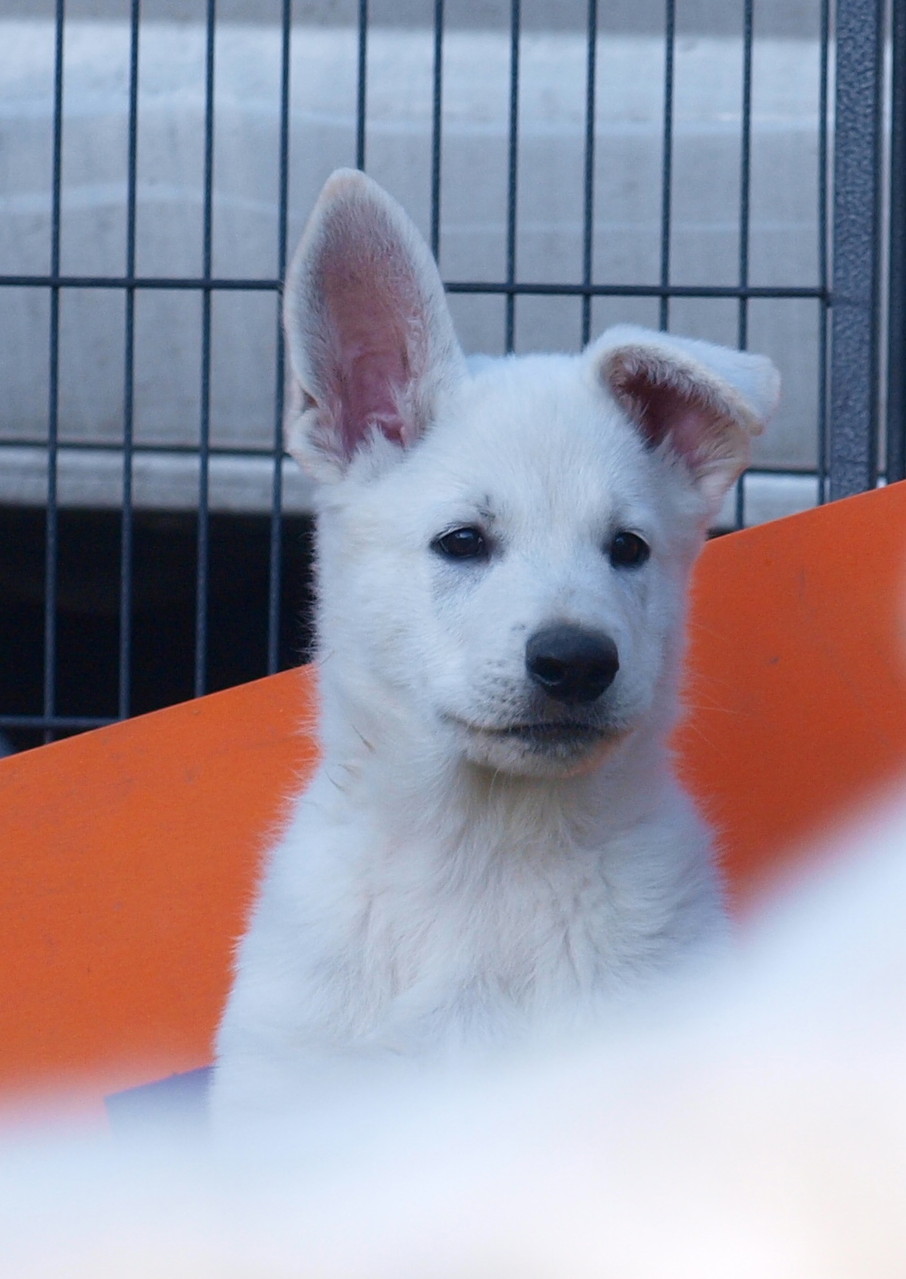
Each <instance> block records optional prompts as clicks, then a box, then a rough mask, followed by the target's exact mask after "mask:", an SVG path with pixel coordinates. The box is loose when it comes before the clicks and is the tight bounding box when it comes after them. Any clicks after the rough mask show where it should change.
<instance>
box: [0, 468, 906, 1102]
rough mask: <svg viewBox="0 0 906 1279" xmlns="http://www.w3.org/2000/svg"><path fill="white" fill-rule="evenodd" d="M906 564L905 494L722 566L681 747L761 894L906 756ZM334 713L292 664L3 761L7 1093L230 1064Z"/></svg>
mask: <svg viewBox="0 0 906 1279" xmlns="http://www.w3.org/2000/svg"><path fill="white" fill-rule="evenodd" d="M904 565H906V484H901V485H894V486H891V487H890V488H888V489H884V490H880V491H878V492H875V493H871V494H866V495H864V496H861V497H857V498H852V499H850V500H848V501H846V502H840V503H835V504H834V505H833V506H828V507H824V508H822V509H819V510H816V511H812V512H808V513H807V514H804V515H799V516H794V517H792V518H790V519H786V520H780V521H777V522H776V523H774V524H770V525H765V526H762V527H760V528H756V529H752V530H749V531H746V532H743V533H737V534H733V535H731V536H729V537H726V538H722V539H720V540H719V541H717V542H713V543H711V545H709V546H708V548H707V549H706V551H705V553H704V555H703V556H702V559H701V561H700V565H699V569H698V571H697V575H696V584H695V596H694V608H693V613H692V619H691V649H690V654H689V677H688V680H687V701H688V705H689V717H688V721H687V723H686V724H685V726H684V727H683V729H682V730H681V731H680V733H679V735H678V741H677V745H678V748H679V752H680V756H681V765H682V768H683V771H684V774H685V775H686V777H687V780H688V782H689V784H690V786H691V787H692V788H693V790H694V791H695V792H696V794H697V795H698V796H699V798H700V799H701V801H702V803H703V804H704V807H705V809H706V810H707V812H708V813H709V814H710V816H711V817H712V819H713V820H714V821H715V823H716V825H717V826H718V828H719V829H720V831H721V833H722V839H723V844H724V847H725V850H726V862H727V867H728V871H729V873H730V876H731V881H732V886H733V891H734V894H735V896H736V898H737V900H738V901H739V902H743V901H744V900H745V898H746V896H747V895H748V894H749V893H750V892H751V890H752V886H753V885H754V884H755V883H756V882H757V880H758V878H759V876H760V875H761V874H762V873H763V872H764V871H765V869H766V868H769V867H771V866H776V865H777V864H778V863H779V862H780V861H782V859H783V858H784V857H785V856H786V855H787V849H788V847H789V845H790V843H791V841H795V840H796V839H798V838H799V837H800V836H802V835H804V834H805V833H807V832H808V831H809V830H811V829H813V828H814V827H815V825H816V824H818V823H820V822H822V821H826V820H828V819H829V817H830V815H831V814H832V813H833V812H834V811H835V810H837V809H838V808H840V807H841V806H843V805H846V804H848V803H851V802H855V801H857V800H858V799H859V798H860V797H862V796H864V795H865V794H866V793H868V792H869V791H870V790H871V789H872V788H873V787H875V786H876V785H878V784H879V783H881V782H882V781H884V780H885V779H888V778H890V777H892V776H893V775H894V774H895V773H896V772H898V770H899V768H900V765H901V763H902V761H903V760H904V758H906V681H904V676H903V661H902V660H901V659H902V653H901V648H902V647H904V645H903V644H901V640H902V638H903V637H902V635H901V625H900V623H901V617H902V616H903V607H904V601H906V571H904ZM313 701H314V686H313V680H312V677H311V674H310V673H309V672H288V673H286V674H282V675H277V676H274V677H273V678H271V679H265V680H259V681H257V682H256V683H254V684H248V685H245V686H243V687H241V688H236V689H231V690H229V691H228V692H225V693H217V694H214V695H212V696H209V697H205V698H202V699H200V700H198V701H195V702H189V703H186V704H184V705H181V706H176V707H172V708H170V709H168V710H165V711H159V712H157V713H156V714H153V715H147V716H143V717H141V718H139V719H135V720H130V721H127V722H126V723H123V724H117V725H114V726H113V727H110V728H105V729H100V730H98V731H96V732H93V733H88V734H84V735H83V736H80V737H77V738H72V739H70V740H68V741H65V742H60V743H57V744H55V745H52V746H47V747H43V748H42V749H40V750H36V751H30V752H27V753H25V754H22V755H19V756H13V757H11V758H9V759H6V760H2V761H0V848H2V856H0V910H2V918H3V925H2V928H0V957H2V963H0V1093H4V1094H6V1096H7V1097H10V1096H14V1095H16V1094H18V1093H20V1092H22V1090H25V1089H26V1088H29V1089H34V1088H38V1089H40V1088H44V1087H49V1086H50V1085H51V1084H56V1083H58V1082H59V1081H61V1080H65V1081H69V1082H71V1083H75V1084H80V1085H81V1095H82V1097H83V1100H84V1099H85V1098H87V1102H86V1103H85V1104H87V1105H88V1106H89V1108H90V1107H91V1106H92V1105H93V1106H94V1107H95V1108H96V1109H98V1108H99V1107H100V1101H101V1098H102V1097H103V1096H105V1095H106V1094H109V1093H110V1092H112V1091H116V1090H117V1089H121V1088H126V1087H129V1086H131V1085H134V1084H139V1083H142V1082H145V1081H146V1080H151V1079H154V1078H159V1077H160V1076H162V1075H166V1074H169V1073H172V1072H177V1071H183V1070H190V1069H192V1068H194V1067H196V1066H199V1065H202V1064H204V1063H206V1062H207V1061H208V1060H209V1059H210V1054H211V1039H212V1034H213V1030H214V1027H215V1025H216V1021H217V1018H218V1015H219V1011H220V1008H221V1006H222V1003H223V999H224V997H225V995H226V991H227V986H228V981H229V958H230V951H231V946H232V940H233V938H235V937H236V935H237V934H238V933H239V931H240V929H241V925H242V919H243V916H244V913H245V910H246V908H247V905H248V902H249V900H250V894H251V889H252V885H253V883H254V879H255V873H256V868H257V866H258V864H259V859H260V855H261V852H262V850H263V849H264V847H265V846H266V845H267V843H268V840H269V837H270V832H271V830H272V829H273V827H274V825H275V823H276V822H277V821H278V820H279V818H280V814H281V811H282V810H283V807H284V804H285V801H286V798H287V797H288V796H289V795H291V794H292V793H293V792H294V791H295V790H296V789H298V787H299V785H300V782H301V779H302V778H303V777H304V776H305V774H306V772H307V771H308V770H309V769H310V768H311V766H312V763H313V761H314V759H315V757H316V746H315V744H314V742H313V740H312V737H311V734H310V733H308V732H306V731H304V730H303V729H302V728H301V727H300V726H301V725H304V724H306V722H308V723H310V722H311V718H312V709H313Z"/></svg>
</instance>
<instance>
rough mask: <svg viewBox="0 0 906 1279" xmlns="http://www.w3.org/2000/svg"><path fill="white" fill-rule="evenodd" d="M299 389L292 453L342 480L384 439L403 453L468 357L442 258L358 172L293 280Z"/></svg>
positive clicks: (289, 323) (336, 177)
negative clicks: (359, 455) (357, 458)
mask: <svg viewBox="0 0 906 1279" xmlns="http://www.w3.org/2000/svg"><path fill="white" fill-rule="evenodd" d="M283 317H284V325H285V330H286V340H287V346H288V349H289V358H290V366H291V374H292V380H293V386H292V388H291V393H292V400H291V405H290V408H289V411H288V413H287V418H286V447H287V450H288V451H289V452H290V453H292V454H293V456H294V457H295V458H296V459H297V460H298V461H299V462H300V463H301V464H302V465H303V466H304V467H305V468H306V469H307V470H309V471H310V472H311V473H312V474H314V475H316V476H317V477H319V478H321V479H336V478H339V477H340V476H341V475H342V474H343V473H344V472H345V470H346V467H347V465H348V463H349V462H350V460H351V459H352V457H353V456H354V455H355V453H356V452H357V451H358V450H359V449H361V448H362V447H363V446H365V445H366V444H368V443H369V441H372V440H373V439H374V438H375V436H376V434H379V435H381V436H383V437H384V438H385V439H387V440H390V441H392V442H393V443H394V444H396V445H399V446H401V447H403V448H406V447H407V446H409V445H410V444H412V443H413V442H414V441H415V440H416V439H418V437H419V436H420V435H421V433H422V432H423V431H424V430H425V428H426V426H427V425H428V423H429V422H430V420H431V418H432V415H433V412H434V409H435V406H436V403H437V399H438V396H439V395H440V394H441V392H442V391H443V390H444V388H445V387H447V386H449V385H452V384H453V383H454V382H455V380H456V379H457V378H458V377H460V376H462V373H463V369H464V361H463V356H462V353H461V351H460V349H459V345H458V343H457V341H456V336H455V334H454V332H453V324H452V321H451V319H450V314H449V311H448V309H447V303H446V299H445V297H444V291H443V285H442V284H441V280H440V276H439V274H438V271H437V267H436V265H435V263H434V259H433V258H432V256H431V253H430V251H429V250H428V246H427V245H426V244H425V242H424V240H423V239H422V237H421V236H420V235H419V233H418V231H417V230H416V229H415V227H414V226H413V224H412V222H411V221H410V220H409V218H408V217H407V216H406V214H405V213H404V212H403V210H402V209H401V208H400V206H399V205H398V204H397V203H396V201H395V200H392V199H391V198H390V196H389V195H387V194H386V192H385V191H383V190H382V189H381V188H380V187H379V186H378V185H377V184H376V183H375V182H373V181H371V179H370V178H367V177H365V175H364V174H363V173H359V172H357V171H355V170H352V169H339V170H337V172H336V173H334V174H333V175H332V176H331V177H330V178H329V179H328V181H327V183H326V185H325V186H324V189H323V191H322V192H321V195H320V197H319V199H318V202H317V204H316V205H315V208H314V210H313V211H312V214H311V217H310V218H309V220H308V225H307V226H306V228H305V232H304V234H303V236H302V239H301V242H300V244H299V247H298V249H297V250H296V255H295V257H294V259H293V262H292V265H291V267H290V270H289V274H288V277H287V281H286V291H285V296H284V307H283Z"/></svg>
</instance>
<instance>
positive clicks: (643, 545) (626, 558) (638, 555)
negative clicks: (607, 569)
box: [608, 529, 651, 568]
mask: <svg viewBox="0 0 906 1279" xmlns="http://www.w3.org/2000/svg"><path fill="white" fill-rule="evenodd" d="M650 554H651V547H650V546H649V545H648V543H647V542H646V541H645V540H644V539H643V538H641V537H639V535H638V533H628V532H627V531H626V530H625V529H621V530H620V531H619V533H615V534H614V536H613V540H612V541H611V543H610V547H609V548H608V557H609V559H610V562H611V564H612V565H613V567H614V568H641V567H642V565H643V564H644V563H645V561H646V560H647V559H648V556H649V555H650Z"/></svg>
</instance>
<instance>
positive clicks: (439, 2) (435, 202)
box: [431, 0, 444, 262]
mask: <svg viewBox="0 0 906 1279" xmlns="http://www.w3.org/2000/svg"><path fill="white" fill-rule="evenodd" d="M443 59H444V0H434V61H433V66H432V81H431V252H432V253H433V254H434V257H435V259H436V260H438V262H439V260H440V166H441V139H442V136H443V65H444V63H443Z"/></svg>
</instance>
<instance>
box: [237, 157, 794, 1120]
mask: <svg viewBox="0 0 906 1279" xmlns="http://www.w3.org/2000/svg"><path fill="white" fill-rule="evenodd" d="M286 318H287V338H288V346H289V351H290V355H291V361H292V365H293V371H294V378H295V383H296V386H295V392H294V395H295V399H294V405H295V407H294V411H293V413H292V414H291V417H290V420H289V422H288V429H287V438H288V444H289V447H290V449H291V451H292V452H294V453H295V454H296V455H297V457H298V458H299V460H300V461H301V462H302V464H303V465H305V466H307V467H308V468H309V469H310V470H311V472H312V473H313V474H314V475H316V476H317V477H318V478H319V479H320V480H321V481H322V484H321V487H320V492H319V508H318V583H319V613H318V627H319V640H320V653H319V663H318V665H319V680H320V689H321V702H322V711H321V722H320V738H321V742H322V746H323V759H322V763H321V765H320V767H319V768H318V771H317V773H316V775H315V777H314V779H313V781H312V782H311V784H310V786H309V787H308V789H307V790H306V791H305V792H304V794H302V795H301V796H300V797H299V799H298V801H297V802H296V804H295V807H294V810H293V812H292V815H291V817H290V819H289V821H288V823H287V826H286V829H285V831H284V833H283V835H282V837H281V838H280V840H279V842H278V843H277V845H276V847H275V848H274V849H273V851H272V853H271V855H270V858H269V860H268V864H267V868H266V871H265V874H264V878H263V882H262V885H261V889H260V894H259V897H258V900H257V904H256V905H255V908H254V911H253V914H252V918H251V923H250V926H249V929H248V932H247V934H246V936H245V938H244V939H243V941H242V943H241V946H240V948H239V952H238V962H237V970H236V980H235V985H234V987H233V991H232V994H231V996H230V999H229V1003H228V1006H227V1009H226V1012H225V1015H224V1019H223V1023H222V1026H221V1030H220V1035H219V1044H218V1064H217V1072H216V1079H215V1085H214V1098H213V1101H214V1108H215V1112H216V1113H217V1115H218V1116H219V1118H220V1119H221V1120H222V1121H225V1122H226V1121H229V1120H230V1119H231V1118H236V1117H237V1116H240V1115H242V1114H249V1113H253V1112H254V1111H255V1110H256V1109H259V1108H262V1107H265V1108H266V1107H269V1106H271V1105H283V1106H287V1105H302V1106H304V1105H305V1104H306V1099H307V1098H311V1097H312V1096H313V1089H314V1088H315V1086H316V1084H323V1080H324V1078H325V1076H329V1077H330V1078H331V1079H332V1080H334V1081H340V1080H342V1079H343V1078H344V1077H346V1074H347V1071H351V1072H352V1074H353V1075H355V1074H356V1073H358V1072H359V1071H360V1070H361V1068H362V1066H363V1064H364V1065H366V1066H367V1068H368V1069H369V1070H372V1071H373V1070H375V1069H377V1068H378V1067H379V1066H380V1065H382V1064H386V1063H393V1062H398V1061H406V1062H420V1061H431V1060H437V1059H443V1058H445V1057H447V1056H450V1055H453V1056H457V1055H458V1054H459V1053H460V1052H461V1051H462V1050H469V1051H478V1052H480V1051H482V1050H483V1049H486V1048H490V1047H493V1046H495V1045H498V1044H504V1043H507V1042H510V1041H512V1040H518V1039H519V1038H521V1037H524V1036H526V1035H530V1034H532V1033H533V1032H534V1031H535V1030H536V1028H538V1027H540V1026H547V1025H550V1023H551V1021H552V1019H553V1020H554V1021H557V1022H559V1023H566V1024H567V1025H568V1024H572V1023H577V1022H582V1021H583V1020H587V1019H589V1018H590V1019H592V1020H599V1019H601V1018H602V1017H604V1016H605V1012H604V1009H605V1008H606V1007H607V1006H609V1005H611V1004H613V1003H614V1001H619V1000H620V999H622V998H623V996H624V995H625V994H626V993H627V992H630V991H632V990H633V989H634V988H636V987H638V986H639V985H641V984H644V983H646V982H647V981H648V980H649V979H650V978H651V977H652V976H654V975H655V974H658V973H662V972H665V971H669V970H671V969H674V968H675V967H676V966H677V965H679V964H680V963H681V961H685V960H686V959H687V958H688V957H690V956H692V955H694V954H696V953H697V952H699V951H701V950H702V948H703V947H706V946H708V945H709V944H711V943H712V942H713V941H714V940H715V939H716V938H718V937H719V936H720V935H721V934H722V932H723V927H724V924H723V912H722V905H721V894H720V889H719V886H718V883H717V880H716V878H715V874H714V870H713V865H712V853H711V843H710V838H709V834H708V832H707V830H706V828H705V826H704V825H703V823H702V821H701V819H700V818H699V817H698V815H697V814H696V813H695V811H694V810H693V807H692V805H691V803H690V802H689V800H688V799H687V797H686V796H685V795H684V794H683V792H682V791H681V789H680V788H679V786H678V784H677V782H676V780H675V778H674V776H673V772H672V768H671V761H670V756H669V751H668V747H667V738H668V734H669V731H670V729H671V727H672V725H673V723H674V720H675V717H676V714H677V679H678V664H679V660H680V656H681V650H682V633H683V619H684V611H685V595H686V585H687V580H688V575H689V571H690V568H691V565H692V562H693V560H694V558H695V555H696V554H697V552H698V549H699V547H700V545H701V542H702V539H703V536H704V532H705V529H706V527H707V524H708V521H709V519H711V518H712V517H713V515H714V513H715V511H716V509H717V508H718V506H719V504H720V500H721V498H722V497H723V495H724V492H725V491H726V488H727V487H728V485H729V484H731V483H732V482H733V480H734V479H735V478H736V476H737V475H738V474H739V472H740V470H741V469H742V467H743V466H744V465H745V462H746V458H747V443H748V438H749V435H750V434H752V433H753V432H754V431H756V430H759V429H760V428H761V425H762V423H763V420H764V419H765V417H766V416H767V415H768V413H769V412H770V411H771V408H772V407H773V402H774V400H775V398H776V375H775V373H774V371H773V369H772V367H771V365H770V364H769V363H768V361H766V360H763V359H760V358H758V357H754V356H749V355H745V354H741V353H738V352H731V351H726V350H724V349H722V348H718V347H713V346H710V345H708V344H705V343H697V342H690V341H682V340H679V339H673V338H671V337H668V336H667V335H664V334H654V333H648V332H647V331H645V330H641V329H635V328H621V329H618V330H612V331H611V332H610V333H608V334H605V335H604V337H603V338H601V339H600V340H599V341H598V342H597V343H593V344H592V345H591V346H590V347H589V348H588V350H587V351H586V352H584V353H583V354H581V355H578V356H565V355H537V356H529V357H522V358H509V359H504V360H493V361H482V362H480V363H478V364H476V365H475V366H472V367H471V368H469V369H467V365H466V362H465V361H464V360H463V358H462V355H461V353H460V351H459V347H458V345H457V343H456V340H455V336H454V335H453V330H452V325H451V322H450V318H449V314H448V312H447V308H446V303H445V300H444V297H443V290H442V286H441V284H440V280H439V277H438V275H437V271H436V268H435V267H434V265H433V262H432V260H431V258H430V254H429V253H428V250H427V248H426V247H425V246H424V244H423V242H422V241H421V239H420V237H419V236H418V235H417V233H416V232H415V230H414V228H413V227H412V225H411V223H410V222H409V221H408V219H407V218H406V216H405V214H404V213H403V212H402V210H401V209H399V207H398V206H397V205H396V204H395V203H394V202H393V201H392V200H390V198H389V197H388V196H387V195H386V194H385V193H384V192H382V191H381V190H380V189H379V188H378V187H376V186H375V184H374V183H372V182H370V181H369V180H368V179H366V178H364V177H363V176H362V175H361V174H356V173H350V172H346V173H339V174H336V175H334V177H333V178H332V179H331V180H330V182H329V183H328V184H327V187H326V188H325V191H324V193H323V194H322V196H321V199H320V200H319V202H318V205H317V207H316V209H315V211H314V213H313V214H312V218H311V220H310V222H309V226H308V228H307V229H306V232H305V235H304V236H303V240H302V243H301V245H300V248H299V252H298V254H297V256H296V259H295V261H294V263H293V267H292V270H291V272H290V278H289V281H288V284H287V300H286ZM463 527H477V528H480V529H481V531H482V532H483V534H484V535H485V537H486V541H487V544H488V545H489V546H490V548H491V549H490V553H489V555H488V557H487V558H486V559H483V560H480V561H478V560H476V561H474V562H473V561H467V562H463V561H451V560H449V559H448V558H445V557H444V556H443V555H441V554H440V553H439V552H438V550H437V548H436V545H433V544H434V542H435V539H436V538H437V537H438V536H439V535H442V534H444V533H445V532H448V531H450V530H452V529H456V528H463ZM619 530H628V531H630V532H632V533H634V534H637V535H639V536H641V537H642V538H643V539H644V541H645V542H646V543H647V544H648V546H650V548H651V555H650V559H649V560H648V561H647V562H646V563H644V564H643V565H642V566H641V567H638V568H628V569H627V568H625V567H613V566H612V565H611V563H610V560H609V557H608V548H609V546H610V544H611V540H612V539H613V537H614V535H615V533H616V532H617V531H619ZM553 624H566V625H570V626H574V627H581V628H583V629H585V630H588V631H593V632H595V633H597V634H606V635H607V636H609V637H610V638H611V639H612V640H613V641H614V642H615V643H616V646H617V650H618V653H619V671H618V673H617V675H616V677H615V679H614V680H613V683H612V684H611V686H610V687H609V688H608V689H607V690H606V691H605V692H604V693H603V694H602V695H601V696H600V697H599V698H598V699H597V700H596V701H594V702H593V703H590V704H582V705H580V706H572V705H570V706H564V705H562V704H561V703H560V702H558V701H555V700H554V699H552V698H549V697H546V696H545V695H544V693H542V692H539V690H538V688H537V687H536V686H535V685H534V684H533V683H532V682H531V680H530V679H529V676H528V674H527V669H526V641H527V639H528V638H529V637H530V636H532V635H534V634H536V633H537V632H538V631H539V630H543V628H545V627H547V626H550V625H553ZM527 724H530V725H532V726H533V727H532V729H531V731H528V730H526V729H525V728H524V727H521V726H524V725H527ZM555 730H556V731H555Z"/></svg>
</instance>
